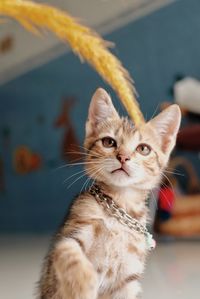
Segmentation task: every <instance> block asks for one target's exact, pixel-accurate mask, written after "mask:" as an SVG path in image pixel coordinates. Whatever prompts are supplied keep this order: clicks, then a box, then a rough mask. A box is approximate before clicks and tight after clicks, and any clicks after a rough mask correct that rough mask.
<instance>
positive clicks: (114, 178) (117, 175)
mask: <svg viewBox="0 0 200 299" xmlns="http://www.w3.org/2000/svg"><path fill="white" fill-rule="evenodd" d="M108 182H109V183H110V185H113V186H115V187H129V186H133V179H131V177H130V176H129V175H128V174H127V173H126V172H124V171H123V170H117V171H115V172H113V173H111V174H109V176H108V179H106V183H108Z"/></svg>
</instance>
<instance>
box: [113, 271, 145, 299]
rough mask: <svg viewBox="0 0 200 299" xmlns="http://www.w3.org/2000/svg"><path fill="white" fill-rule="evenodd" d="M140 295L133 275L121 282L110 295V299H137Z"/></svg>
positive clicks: (138, 286)
mask: <svg viewBox="0 0 200 299" xmlns="http://www.w3.org/2000/svg"><path fill="white" fill-rule="evenodd" d="M140 295H141V286H140V283H139V282H138V279H137V277H136V276H135V275H130V276H129V277H127V278H125V279H124V280H122V281H121V282H120V283H118V285H116V286H115V287H114V288H113V290H112V291H111V294H110V297H109V298H110V299H138V298H139V297H140Z"/></svg>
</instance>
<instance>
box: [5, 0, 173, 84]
mask: <svg viewBox="0 0 200 299" xmlns="http://www.w3.org/2000/svg"><path fill="white" fill-rule="evenodd" d="M174 1H175V0H43V1H42V0H40V1H35V2H41V3H44V2H46V3H48V4H51V5H54V6H56V7H57V8H61V9H64V10H66V11H68V12H69V13H70V14H71V15H72V16H74V17H76V18H78V19H79V20H80V21H81V23H82V24H86V25H89V26H91V27H92V28H95V29H96V30H97V31H98V32H100V33H101V34H106V33H108V32H111V31H113V30H114V29H116V28H119V27H121V26H123V25H125V24H127V23H128V22H130V21H133V20H134V19H136V18H139V17H141V16H144V15H146V14H148V13H150V12H152V11H154V10H157V9H159V8H161V7H162V6H165V5H167V4H169V3H171V2H174ZM7 35H9V36H11V37H12V38H13V40H14V41H13V44H14V47H13V49H12V50H11V51H9V52H7V53H6V54H1V53H0V65H1V68H0V84H3V83H5V82H6V81H8V80H10V79H13V78H15V77H17V76H18V75H20V74H22V73H24V72H26V71H28V70H30V69H32V68H34V67H36V66H38V65H41V64H43V63H45V62H47V61H49V60H51V59H52V58H55V57H56V56H58V55H60V54H62V53H64V52H65V51H68V50H69V49H68V48H67V46H66V45H63V44H62V43H60V42H59V41H58V39H56V38H55V37H54V36H53V35H52V34H48V35H46V36H45V37H44V38H43V37H39V38H38V37H35V36H34V35H33V34H31V33H29V32H27V31H25V30H24V28H22V27H21V26H20V25H19V24H17V23H16V22H12V21H9V22H6V23H1V24H0V41H1V40H2V39H4V38H5V37H6V36H7Z"/></svg>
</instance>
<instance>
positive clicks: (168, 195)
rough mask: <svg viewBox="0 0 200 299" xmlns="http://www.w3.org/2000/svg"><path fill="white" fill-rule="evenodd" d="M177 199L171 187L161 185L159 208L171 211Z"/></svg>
mask: <svg viewBox="0 0 200 299" xmlns="http://www.w3.org/2000/svg"><path fill="white" fill-rule="evenodd" d="M174 201H175V193H174V191H173V189H172V188H170V187H161V188H160V191H159V208H160V209H161V210H165V211H167V212H170V211H171V209H172V207H173V204H174Z"/></svg>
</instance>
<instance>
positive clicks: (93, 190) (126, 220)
mask: <svg viewBox="0 0 200 299" xmlns="http://www.w3.org/2000/svg"><path fill="white" fill-rule="evenodd" d="M89 193H90V194H91V195H93V196H94V197H95V199H96V201H97V202H98V203H100V204H101V205H103V206H104V208H106V210H107V211H108V213H109V214H110V215H111V216H113V217H115V218H116V219H117V220H118V221H119V222H120V223H122V224H123V225H126V226H128V227H129V228H130V229H131V230H134V231H136V232H138V233H141V234H143V235H144V236H145V239H146V244H147V248H148V249H149V250H151V249H153V248H155V240H154V239H153V236H152V235H151V234H150V233H149V232H148V230H147V228H146V226H145V225H143V224H141V223H140V222H139V221H138V220H137V219H135V218H133V217H131V216H130V215H129V214H128V213H127V212H126V211H125V210H124V209H123V208H120V207H119V206H118V205H117V204H116V203H115V202H114V200H113V199H112V198H111V197H110V196H108V195H106V194H105V193H103V192H102V191H101V189H100V187H99V186H98V185H96V184H95V185H92V187H90V189H89Z"/></svg>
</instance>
